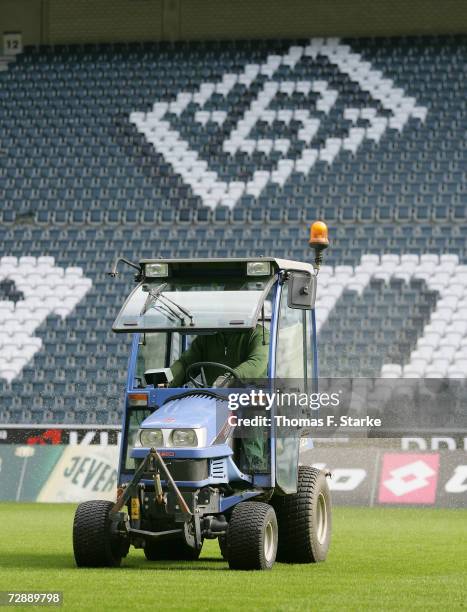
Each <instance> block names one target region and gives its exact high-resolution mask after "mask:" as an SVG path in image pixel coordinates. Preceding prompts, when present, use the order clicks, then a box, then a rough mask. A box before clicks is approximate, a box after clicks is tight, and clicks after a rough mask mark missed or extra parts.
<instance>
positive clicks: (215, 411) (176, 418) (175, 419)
mask: <svg viewBox="0 0 467 612" xmlns="http://www.w3.org/2000/svg"><path fill="white" fill-rule="evenodd" d="M229 412H230V410H229V407H228V402H227V400H225V399H220V398H215V397H212V396H210V395H208V394H204V393H193V394H190V395H188V396H185V397H181V398H178V399H173V400H168V401H167V402H166V403H165V404H163V405H162V406H161V407H160V408H159V409H158V410H156V411H155V412H153V413H152V414H151V415H150V416H149V417H148V418H147V419H145V420H144V421H143V422H142V423H141V429H201V428H202V429H205V431H206V446H210V445H211V444H212V443H213V442H214V440H215V439H216V438H217V436H218V434H219V433H220V432H221V430H222V429H223V427H224V426H225V425H226V422H227V418H228V416H229Z"/></svg>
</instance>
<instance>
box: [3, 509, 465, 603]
mask: <svg viewBox="0 0 467 612" xmlns="http://www.w3.org/2000/svg"><path fill="white" fill-rule="evenodd" d="M73 513H74V506H71V505H49V504H47V505H45V504H0V519H1V520H0V590H4V591H5V590H6V591H8V590H39V591H44V590H59V591H63V592H64V606H63V608H62V609H65V610H92V611H93V612H97V611H99V610H110V609H112V610H127V611H128V610H144V609H147V610H177V611H178V610H196V611H198V610H199V611H203V612H204V611H210V610H212V611H216V612H217V611H220V610H222V611H228V610H235V611H236V612H239V611H240V610H268V611H276V610H277V611H290V610H300V611H302V612H303V611H308V610H319V611H322V610H359V611H360V610H371V611H374V610H426V609H433V610H434V609H438V610H440V609H444V610H453V609H458V608H462V607H464V606H465V599H464V597H465V594H464V592H465V560H466V559H467V543H466V538H465V525H466V516H467V515H466V513H465V511H463V510H435V509H409V508H404V509H396V508H334V517H333V518H334V525H333V541H332V545H331V552H330V554H329V557H328V560H327V561H326V562H325V563H322V564H318V565H285V564H280V563H277V564H276V565H275V566H274V568H273V569H272V570H271V571H269V572H234V571H230V570H229V569H228V566H227V564H226V563H225V562H224V561H223V560H222V559H221V557H220V553H219V548H218V545H217V541H215V540H214V541H208V542H206V544H205V546H204V548H203V552H202V556H201V558H200V560H199V561H196V562H162V561H157V562H148V561H146V560H145V558H144V556H143V554H142V552H141V551H139V550H138V551H137V550H135V549H130V553H129V555H128V557H127V558H126V559H124V561H123V566H122V568H120V569H77V568H76V567H75V566H74V561H73V553H72V544H71V532H72V522H73ZM29 609H30V608H29ZM41 609H44V608H41Z"/></svg>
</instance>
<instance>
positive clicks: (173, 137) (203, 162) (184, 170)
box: [130, 39, 427, 208]
mask: <svg viewBox="0 0 467 612" xmlns="http://www.w3.org/2000/svg"><path fill="white" fill-rule="evenodd" d="M318 55H321V56H324V57H327V58H328V60H329V61H330V62H331V64H333V65H334V66H335V67H336V70H338V71H339V72H340V73H341V74H345V75H346V76H348V77H349V78H350V79H351V80H352V81H353V82H354V83H356V84H357V85H358V86H359V87H360V88H361V89H362V90H363V91H365V92H367V93H368V94H369V95H370V96H371V97H372V98H373V100H374V101H375V105H381V106H382V107H383V108H384V109H385V110H386V111H390V114H389V115H388V116H386V114H385V115H381V114H378V111H377V108H375V107H363V108H354V107H353V106H347V107H345V109H344V112H343V117H342V120H345V121H346V122H348V123H349V122H350V127H349V130H348V133H347V134H346V135H344V136H342V135H341V136H337V131H336V134H333V133H332V129H331V130H330V131H329V133H328V134H325V135H324V139H323V140H324V144H323V145H321V146H319V145H318V144H317V143H316V144H314V138H315V136H316V134H317V132H318V130H319V128H320V126H321V125H322V120H323V118H324V117H325V116H326V115H328V114H329V112H330V111H331V110H332V109H333V107H334V105H335V103H336V100H337V98H338V96H339V92H338V91H336V90H335V89H332V88H331V87H330V86H329V84H328V83H327V82H326V81H323V80H315V79H313V76H312V74H310V78H309V79H304V77H303V75H301V74H300V75H299V74H297V77H296V79H293V78H290V79H289V80H286V81H285V80H282V79H280V78H279V77H277V76H276V73H277V72H278V70H279V68H281V67H287V68H288V69H289V70H290V71H291V73H292V75H293V72H294V70H295V67H296V65H297V64H298V63H299V62H300V61H301V60H302V58H304V57H311V58H312V59H314V58H317V56H318ZM258 75H263V76H266V77H267V79H268V80H267V81H266V82H265V83H264V84H263V86H262V88H261V89H260V91H259V93H258V94H257V96H256V97H255V99H254V100H253V101H252V102H251V104H250V106H249V108H248V109H247V110H246V111H245V113H244V114H243V116H242V117H241V118H240V119H239V120H238V121H237V123H236V125H235V126H234V128H233V129H232V130H231V132H230V134H229V135H228V136H227V138H225V139H224V141H223V143H222V151H223V152H224V153H225V154H228V155H230V156H234V155H235V154H236V153H237V152H246V153H248V154H249V155H251V154H252V153H253V152H255V151H258V152H261V153H262V154H263V155H265V156H266V158H267V156H268V155H270V154H271V153H272V152H279V153H280V154H281V159H280V160H279V161H278V163H277V165H276V167H275V168H273V169H272V170H271V171H269V170H261V169H258V168H251V179H250V180H246V181H245V180H244V179H243V180H241V179H240V178H238V179H237V178H236V177H232V178H231V179H230V180H229V181H226V180H220V178H219V175H218V173H217V172H216V171H213V170H212V169H211V168H210V164H209V159H202V158H201V157H200V154H199V152H198V151H197V150H196V149H195V148H194V146H193V145H192V144H191V143H189V142H188V141H187V140H184V139H183V138H182V136H181V135H180V133H179V132H178V131H177V130H176V129H175V128H174V127H173V126H172V125H171V121H170V114H175V115H177V116H180V115H181V114H182V113H184V112H186V109H187V107H188V105H193V104H194V105H196V106H197V108H198V110H196V111H195V113H194V117H193V120H194V121H195V122H197V123H199V129H200V132H201V130H203V129H205V128H206V126H207V125H208V124H209V123H210V122H214V123H216V124H218V125H222V124H223V123H224V122H225V120H226V118H227V117H228V114H229V101H228V95H229V93H230V92H231V91H232V89H233V88H234V87H235V86H236V85H237V84H242V85H244V86H245V87H247V88H250V87H251V85H252V84H253V83H254V82H255V80H256V79H257V77H258ZM310 91H313V92H315V93H317V94H318V100H317V103H316V105H315V108H306V107H302V106H297V103H296V102H295V103H294V102H293V101H292V98H291V99H290V108H289V109H282V110H273V109H272V108H271V102H272V101H273V100H274V98H275V97H276V95H277V94H278V93H281V94H285V95H287V96H289V97H291V96H292V94H293V93H294V92H299V93H302V94H304V95H307V94H308V93H309V92H310ZM219 94H220V95H222V96H223V99H224V103H220V105H221V106H222V104H223V105H224V107H223V108H217V109H216V110H209V111H206V110H203V109H204V106H205V104H206V102H208V101H211V98H212V96H213V95H219ZM294 104H295V106H294ZM217 106H219V104H217ZM426 114H427V108H426V107H423V106H418V105H417V102H416V100H415V98H413V97H410V96H408V95H406V93H405V91H404V90H403V89H401V88H398V87H397V86H396V85H395V84H394V83H393V81H392V80H391V79H387V78H385V77H384V75H383V74H382V73H381V72H380V71H378V70H374V69H373V68H372V65H371V63H370V62H367V61H364V60H363V59H362V57H361V55H360V54H358V53H354V52H353V51H352V49H351V47H350V46H349V45H344V44H341V42H340V41H339V39H312V40H311V41H310V43H309V44H308V45H306V46H292V47H290V48H289V50H288V51H287V53H285V54H284V55H270V56H268V57H267V59H266V61H265V62H264V63H263V64H247V65H246V66H245V68H244V70H243V71H242V72H241V73H238V74H230V73H228V74H224V75H223V77H222V79H221V80H220V81H219V82H217V83H202V84H201V85H200V87H199V88H198V90H197V91H195V92H180V93H179V94H178V95H177V97H176V99H175V100H173V101H172V102H162V101H157V102H155V104H154V106H153V110H152V112H149V113H143V112H133V113H131V114H130V122H132V123H133V124H135V126H136V128H137V129H138V131H139V132H141V133H142V134H143V135H144V136H145V138H146V139H147V141H148V142H149V143H151V144H152V145H153V146H154V148H155V149H156V151H157V152H158V153H160V154H161V155H163V157H164V158H165V160H166V161H167V162H168V163H169V164H171V166H172V168H173V170H174V171H175V172H176V173H178V174H179V175H180V176H181V177H182V178H183V180H184V181H185V182H186V183H187V184H188V185H190V187H191V188H192V190H193V193H194V194H195V195H197V196H199V197H200V198H201V200H202V201H203V204H204V205H206V206H209V207H211V208H215V207H216V206H217V205H219V204H222V205H225V206H228V207H230V208H232V207H234V206H235V204H236V203H237V202H238V200H239V199H240V198H241V197H242V196H243V195H244V194H246V195H252V196H254V197H255V198H257V197H258V196H259V195H260V194H261V192H262V191H263V190H264V188H265V187H266V186H267V185H268V184H270V183H273V184H274V183H276V184H279V185H281V186H282V185H284V183H285V182H286V181H287V179H288V177H289V176H290V174H291V173H292V172H299V173H303V174H308V173H309V172H310V171H311V169H312V168H313V166H314V165H315V164H316V163H317V162H318V161H323V162H326V163H328V164H332V163H333V161H334V159H335V158H336V156H337V155H338V154H339V152H340V151H342V150H348V151H351V152H352V153H354V154H355V153H356V152H357V151H358V149H359V147H360V146H361V144H362V143H363V142H364V141H365V140H373V141H375V142H379V140H380V139H381V137H382V136H383V135H384V133H385V132H386V130H388V129H390V130H397V131H399V132H400V131H402V129H403V128H404V126H405V124H406V123H407V122H408V121H409V119H410V118H414V119H417V120H419V121H424V120H425V118H426ZM292 119H293V120H294V121H298V122H299V123H300V125H301V128H300V129H299V130H298V133H297V139H298V141H299V142H300V143H301V146H302V149H301V154H300V157H298V158H294V159H291V158H289V157H288V156H287V153H288V150H289V148H290V144H291V141H290V139H289V138H284V137H280V138H270V139H265V138H254V137H253V136H252V132H253V131H254V128H255V126H256V124H257V123H258V121H266V122H268V123H269V124H271V123H272V122H273V121H279V122H282V123H284V124H286V125H288V124H289V123H290V121H291V120H292ZM359 119H365V120H366V121H367V122H368V123H367V126H366V127H359V126H358V125H355V124H356V122H357V121H358V120H359ZM336 128H337V126H336Z"/></svg>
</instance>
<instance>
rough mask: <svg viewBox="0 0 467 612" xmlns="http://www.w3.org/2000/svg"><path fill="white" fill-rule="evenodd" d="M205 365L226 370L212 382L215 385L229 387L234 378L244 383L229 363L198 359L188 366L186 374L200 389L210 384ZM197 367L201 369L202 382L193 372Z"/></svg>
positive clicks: (240, 383)
mask: <svg viewBox="0 0 467 612" xmlns="http://www.w3.org/2000/svg"><path fill="white" fill-rule="evenodd" d="M205 367H210V368H219V369H220V370H224V373H223V374H222V375H221V376H218V377H217V378H216V380H215V381H214V383H213V384H212V386H213V387H228V386H230V383H232V382H233V381H234V380H235V381H236V382H238V383H239V385H242V381H241V380H240V378H239V377H238V376H237V374H236V372H235V370H233V369H232V368H230V367H229V366H228V365H225V364H224V363H218V362H217V361H197V362H195V363H192V364H190V365H189V366H188V367H187V369H186V376H187V378H188V380H189V381H190V382H191V383H193V385H194V386H195V387H196V388H198V389H203V388H204V387H208V386H209V385H208V383H207V380H206V374H205V372H204V368H205ZM197 369H199V370H200V373H201V382H200V381H199V380H196V378H195V377H194V376H193V374H192V372H193V371H194V370H197Z"/></svg>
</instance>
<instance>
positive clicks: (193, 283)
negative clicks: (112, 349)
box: [113, 277, 273, 332]
mask: <svg viewBox="0 0 467 612" xmlns="http://www.w3.org/2000/svg"><path fill="white" fill-rule="evenodd" d="M272 283H273V278H272V277H271V278H266V279H254V280H253V279H251V278H249V279H220V278H219V279H217V278H214V279H206V278H203V279H194V278H189V279H183V278H176V279H173V280H172V279H167V278H164V279H158V280H157V281H156V280H155V281H154V282H145V283H142V284H140V285H138V287H136V289H135V290H134V291H133V292H132V293H131V294H130V296H129V298H128V299H127V301H126V302H125V304H124V306H123V308H122V310H121V311H120V313H119V315H118V317H117V319H116V321H115V324H114V327H113V329H114V331H126V332H132V331H159V330H169V329H171V330H173V329H180V330H184V331H188V330H190V331H191V330H193V331H195V330H196V331H198V330H213V329H225V330H227V329H251V328H253V327H255V326H256V323H257V320H258V316H259V314H260V309H261V305H262V304H263V302H264V298H265V296H266V294H267V292H268V290H269V288H270V287H271V285H272Z"/></svg>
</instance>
